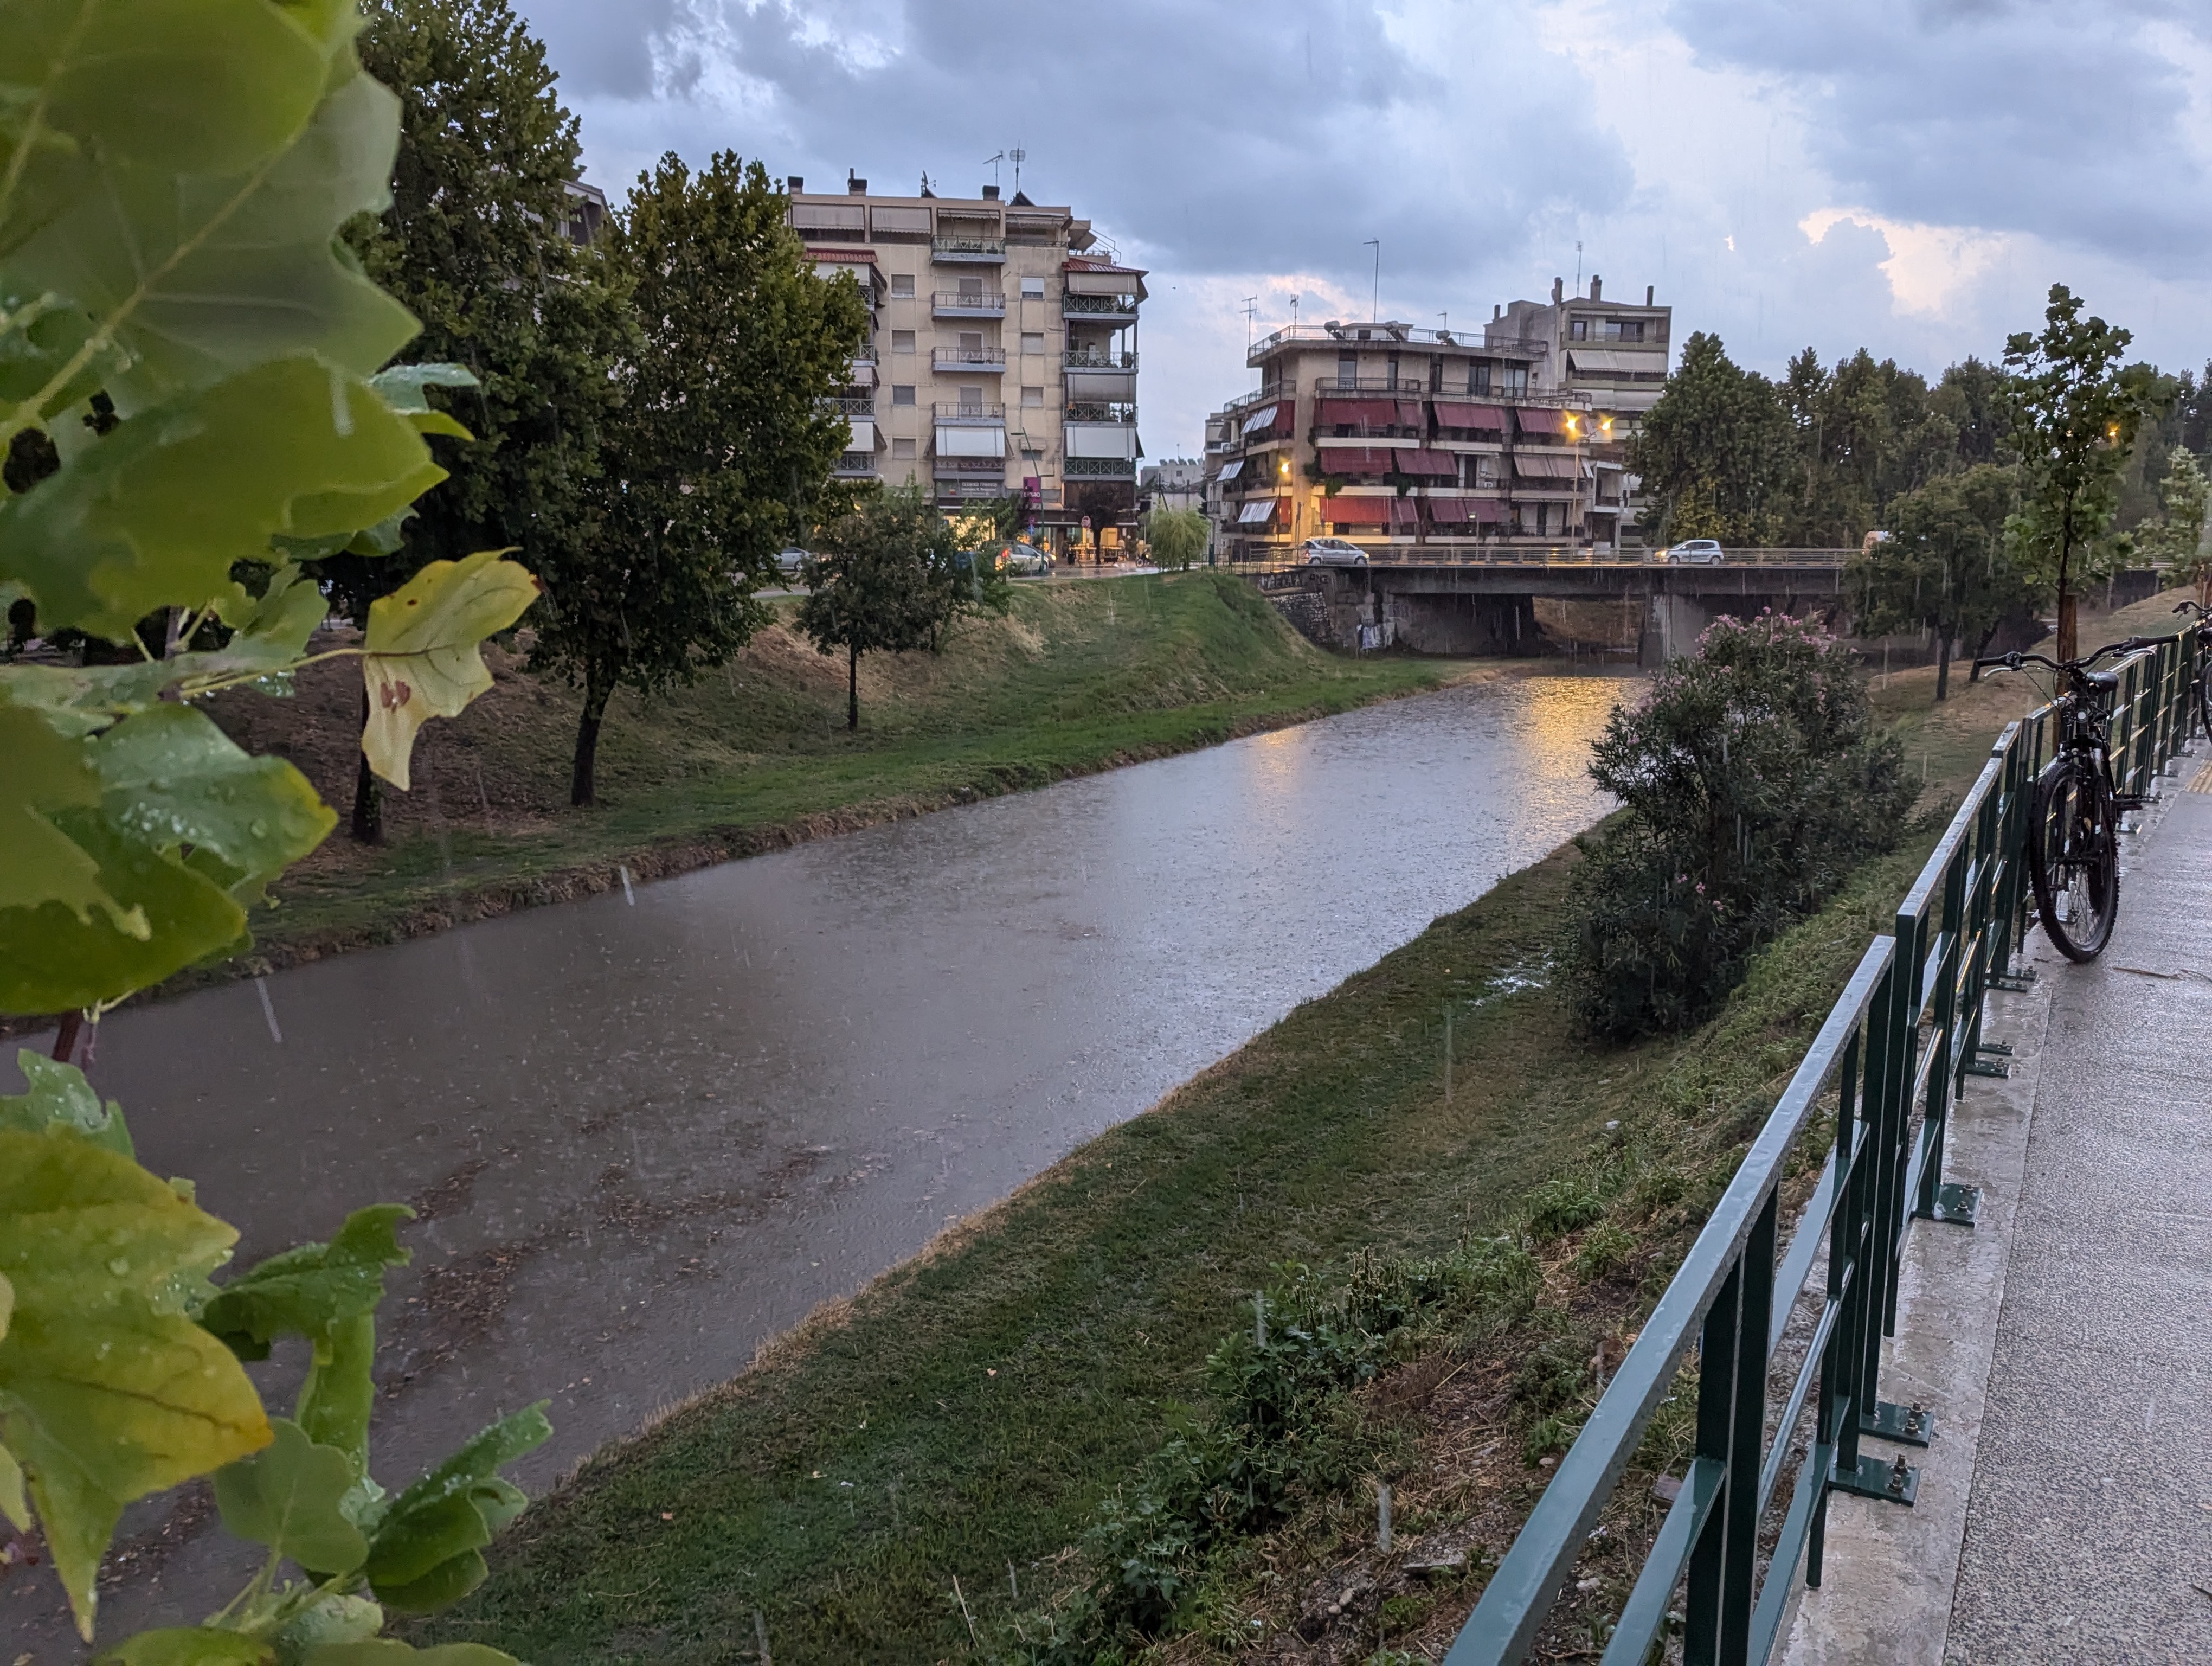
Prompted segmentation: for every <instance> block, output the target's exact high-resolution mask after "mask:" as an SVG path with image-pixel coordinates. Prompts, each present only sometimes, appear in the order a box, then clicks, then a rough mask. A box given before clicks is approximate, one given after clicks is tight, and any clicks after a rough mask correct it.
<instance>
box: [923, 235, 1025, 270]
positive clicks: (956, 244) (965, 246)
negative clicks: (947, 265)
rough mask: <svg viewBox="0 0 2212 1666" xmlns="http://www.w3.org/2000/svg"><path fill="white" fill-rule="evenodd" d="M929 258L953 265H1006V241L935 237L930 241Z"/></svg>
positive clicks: (988, 238)
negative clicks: (981, 263)
mask: <svg viewBox="0 0 2212 1666" xmlns="http://www.w3.org/2000/svg"><path fill="white" fill-rule="evenodd" d="M929 258H931V259H932V260H940V261H946V262H951V263H953V264H963V263H967V262H987V263H988V264H992V265H994V266H996V265H1004V264H1006V239H1005V238H1003V237H933V238H931V239H930V240H929Z"/></svg>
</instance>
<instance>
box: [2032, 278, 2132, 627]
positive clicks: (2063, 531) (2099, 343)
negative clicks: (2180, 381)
mask: <svg viewBox="0 0 2212 1666" xmlns="http://www.w3.org/2000/svg"><path fill="white" fill-rule="evenodd" d="M2132 339H2133V337H2132V336H2131V335H2130V333H2129V332H2128V331H2125V330H2123V329H2121V328H2120V327H2118V325H2111V324H2107V323H2106V322H2105V320H2104V319H2100V318H2098V317H2095V316H2094V315H2091V316H2089V317H2087V318H2084V317H2083V316H2082V313H2081V297H2079V296H2078V295H2075V294H2074V293H2073V291H2071V290H2070V289H2068V288H2067V287H2066V286H2065V285H2064V284H2063V283H2054V284H2052V285H2051V295H2050V300H2049V304H2048V306H2047V307H2045V310H2044V327H2043V331H2042V333H2041V334H2040V335H2034V334H2030V333H2028V332H2027V331H2021V332H2020V333H2018V334H2015V335H2012V336H2008V337H2006V338H2005V356H2004V362H2005V365H2006V367H2007V368H2008V369H2010V370H2011V371H2012V372H2013V373H2014V378H2015V380H2013V382H2012V384H2011V388H2010V394H2011V399H2010V406H2011V412H2012V418H2013V431H2014V436H2015V437H2014V445H2015V448H2016V449H2017V450H2018V452H2019V453H2020V456H2021V463H2022V465H2023V467H2024V469H2025V471H2026V472H2025V485H2026V490H2025V492H2024V495H2023V496H2024V504H2023V507H2022V509H2021V513H2020V514H2019V515H2018V516H2016V517H2015V520H2014V528H2013V532H2014V544H2015V549H2016V550H2017V551H2018V554H2019V556H2020V558H2021V561H2022V562H2023V563H2024V565H2025V566H2026V567H2027V570H2028V571H2029V572H2030V573H2031V574H2032V575H2033V576H2034V577H2035V578H2036V579H2038V580H2039V581H2042V582H2044V583H2046V584H2047V585H2048V586H2049V587H2050V589H2051V593H2053V594H2055V595H2056V596H2057V599H2058V657H2059V658H2060V659H2062V660H2070V659H2072V658H2074V657H2075V653H2076V650H2077V645H2078V641H2079V637H2078V635H2077V632H2076V630H2075V599H2076V598H2075V585H2076V584H2077V583H2078V582H2079V581H2082V580H2084V579H2087V578H2091V577H2094V576H2096V575H2097V573H2098V571H2099V569H2100V568H2102V567H2104V566H2106V565H2108V564H2109V562H2111V560H2112V559H2113V558H2114V557H2115V556H2117V555H2118V549H2117V547H2116V546H2115V544H2113V542H2112V540H2111V539H2109V538H2106V532H2107V531H2108V530H2109V529H2110V527H2111V526H2112V519H2113V516H2114V515H2115V514H2117V513H2118V508H2119V493H2120V476H2121V473H2122V471H2123V470H2124V468H2125V467H2126V465H2127V462H2128V459H2129V456H2130V452H2131V451H2132V449H2133V447H2134V445H2135V440H2136V429H2137V428H2138V427H2140V426H2141V425H2142V423H2143V421H2144V419H2145V418H2146V417H2150V416H2152V415H2153V414H2154V406H2155V391H2156V390H2155V388H2154V380H2155V377H2156V374H2157V373H2156V372H2155V371H2154V370H2152V369H2151V368H2149V367H2148V366H2147V365H2129V366H2125V367H2123V366H2122V364H2121V362H2120V355H2121V354H2122V353H2124V351H2126V350H2127V345H2128V343H2129V342H2130V340H2132Z"/></svg>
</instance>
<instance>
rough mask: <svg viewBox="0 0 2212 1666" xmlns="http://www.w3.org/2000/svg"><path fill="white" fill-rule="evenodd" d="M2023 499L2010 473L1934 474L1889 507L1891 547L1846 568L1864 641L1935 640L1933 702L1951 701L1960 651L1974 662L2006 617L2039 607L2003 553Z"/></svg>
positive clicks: (1986, 468) (1987, 469)
mask: <svg viewBox="0 0 2212 1666" xmlns="http://www.w3.org/2000/svg"><path fill="white" fill-rule="evenodd" d="M2019 501H2020V483H2019V481H2018V478H2017V477H2016V476H2015V472H2014V471H2012V470H2010V469H2008V468H2002V467H1999V466H1998V465H1996V464H1994V463H1978V464H1976V465H1974V466H1973V467H1972V468H1971V469H1965V470H1960V471H1955V472H1953V473H1948V474H1941V475H1938V476H1937V477H1936V478H1935V479H1933V480H1931V481H1929V483H1927V484H1926V485H1924V486H1918V487H1916V488H1914V489H1912V490H1911V491H1909V492H1905V493H1901V494H1900V495H1899V496H1897V497H1896V498H1895V499H1894V500H1893V501H1892V502H1891V504H1890V506H1889V514H1888V516H1887V520H1888V521H1889V526H1890V532H1891V536H1890V538H1889V539H1888V540H1887V542H1884V543H1881V544H1875V546H1874V547H1873V549H1871V550H1869V551H1868V552H1867V553H1866V554H1865V555H1864V556H1861V557H1859V558H1858V559H1857V560H1856V561H1854V562H1851V564H1850V569H1849V570H1848V573H1847V576H1846V583H1847V584H1848V585H1849V587H1850V591H1851V593H1852V596H1853V605H1852V609H1851V611H1852V615H1853V617H1854V618H1855V619H1856V621H1857V628H1858V630H1859V632H1860V634H1861V635H1869V636H1877V635H1882V634H1883V633H1885V632H1887V631H1892V630H1910V629H1922V628H1924V629H1929V630H1932V631H1934V632H1935V633H1936V699H1938V700H1944V699H1948V697H1949V696H1950V692H1951V655H1952V651H1953V649H1954V647H1955V646H1956V644H1958V643H1959V642H1960V641H1966V642H1969V643H1972V645H1973V649H1974V653H1975V654H1976V655H1977V656H1978V655H1979V654H1980V653H1981V651H1982V650H1983V649H1984V648H1986V647H1987V646H1988V645H1989V641H1990V637H1991V636H1993V635H1996V630H1997V628H1998V627H1999V626H2000V625H2002V623H2004V621H2005V620H2006V619H2007V618H2008V617H2011V616H2012V615H2014V614H2015V613H2019V612H2021V611H2025V610H2026V609H2027V608H2028V607H2030V606H2032V605H2033V604H2034V602H2035V601H2036V599H2037V595H2036V592H2035V588H2034V586H2033V583H2032V582H2031V581H2029V579H2028V577H2027V575H2026V574H2025V573H2023V572H2022V571H2021V569H2020V568H2019V566H2018V565H2017V564H2016V563H2015V562H2014V561H2013V559H2012V556H2011V555H2010V553H2009V552H2008V550H2007V549H2006V547H2005V523H2006V521H2007V520H2008V518H2009V517H2010V516H2011V514H2012V513H2013V510H2014V508H2015V506H2016V505H2017V504H2018V502H2019Z"/></svg>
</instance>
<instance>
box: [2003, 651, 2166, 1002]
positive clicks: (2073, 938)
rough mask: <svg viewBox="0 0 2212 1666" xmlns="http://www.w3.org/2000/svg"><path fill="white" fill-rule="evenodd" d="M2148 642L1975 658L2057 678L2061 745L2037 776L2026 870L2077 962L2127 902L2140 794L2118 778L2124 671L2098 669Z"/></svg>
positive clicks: (2045, 917)
mask: <svg viewBox="0 0 2212 1666" xmlns="http://www.w3.org/2000/svg"><path fill="white" fill-rule="evenodd" d="M2141 646H2142V644H2141V643H2140V642H2137V641H2124V642H2113V643H2111V644H2109V645H2108V646H2106V647H2104V648H2099V649H2098V650H2097V651H2096V652H2095V653H2093V654H2089V655H2087V657H2085V658H2083V659H2079V660H2051V659H2046V658H2045V656H2043V655H2042V654H2021V653H2013V654H2001V655H1999V656H1997V657H1996V658H1995V659H1989V660H1976V661H1975V662H1974V664H1975V668H1976V669H1977V670H1989V671H2018V670H2020V669H2021V667H2022V666H2027V665H2038V666H2043V667H2045V669H2046V670H2048V671H2050V672H2051V673H2052V674H2053V675H2054V676H2055V677H2056V678H2057V688H2056V690H2055V691H2054V693H2053V696H2052V702H2051V703H2052V704H2053V705H2054V706H2055V707H2056V708H2057V710H2056V711H2055V712H2054V713H2053V714H2052V723H2053V727H2054V729H2055V731H2056V734H2057V747H2056V750H2055V751H2054V752H2053V754H2052V756H2051V762H2050V763H2048V764H2046V765H2045V766H2044V770H2043V773H2042V774H2041V775H2039V776H2037V777H2036V781H2035V787H2034V792H2033V797H2032V798H2031V800H2029V807H2028V818H2027V877H2028V882H2029V884H2030V885H2033V888H2034V891H2035V911H2036V914H2037V915H2038V916H2039V918H2040V919H2041V921H2042V922H2043V931H2044V935H2045V936H2046V937H2048V938H2049V939H2051V944H2052V945H2053V946H2054V947H2055V948H2057V951H2058V952H2059V953H2061V954H2063V955H2064V956H2065V957H2066V958H2068V959H2069V960H2075V961H2090V960H2094V959H2095V958H2097V957H2098V956H2099V955H2100V954H2102V953H2103V952H2105V945H2106V944H2107V943H2109V942H2111V941H2112V922H2113V921H2114V920H2115V919H2117V918H2118V915H2119V908H2120V817H2121V815H2122V814H2123V813H2124V812H2127V811H2130V810H2140V809H2142V806H2143V802H2144V800H2142V797H2141V796H2140V795H2138V794H2135V793H2122V792H2119V791H2118V790H2117V789H2116V788H2115V787H2113V785H2112V758H2111V754H2110V748H2111V745H2112V696H2113V694H2114V692H2115V691H2116V690H2118V688H2119V685H2120V676H2119V673H2118V672H2113V671H2096V670H2093V669H2092V667H2093V666H2094V665H2095V664H2096V662H2097V661H2098V660H2101V659H2103V658H2104V657H2105V656H2106V654H2124V653H2127V652H2129V651H2130V650H2132V649H2134V648H2138V647H2141Z"/></svg>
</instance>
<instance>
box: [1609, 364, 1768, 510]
mask: <svg viewBox="0 0 2212 1666" xmlns="http://www.w3.org/2000/svg"><path fill="white" fill-rule="evenodd" d="M1795 451H1796V447H1795V443H1794V441H1793V438H1792V435H1791V428H1790V412H1789V410H1787V409H1786V408H1785V407H1784V403H1783V401H1782V398H1780V396H1779V395H1778V393H1777V392H1776V390H1775V386H1774V384H1773V383H1771V382H1770V381H1768V380H1766V378H1765V377H1764V376H1762V375H1759V374H1758V373H1757V372H1756V371H1747V370H1744V369H1741V368H1739V367H1738V366H1737V365H1736V364H1735V362H1734V361H1732V360H1731V359H1730V358H1729V356H1728V350H1727V349H1726V348H1725V347H1723V345H1722V343H1721V339H1720V337H1718V336H1713V335H1708V334H1706V333H1705V331H1699V332H1698V333H1697V334H1695V335H1693V336H1692V337H1690V338H1689V340H1687V341H1686V342H1685V343H1684V344H1682V362H1681V365H1680V368H1678V369H1677V370H1676V371H1675V372H1674V374H1673V375H1672V376H1669V377H1668V379H1667V386H1666V390H1665V391H1664V392H1662V393H1661V395H1660V396H1659V399H1658V403H1657V404H1655V405H1653V406H1652V408H1651V410H1650V414H1649V415H1648V416H1646V417H1644V423H1643V426H1642V428H1641V429H1640V430H1639V431H1638V434H1637V436H1636V438H1635V440H1634V441H1633V442H1632V446H1631V450H1630V467H1631V468H1632V470H1633V471H1635V472H1636V473H1637V474H1638V475H1639V476H1641V477H1643V481H1644V492H1645V494H1646V496H1647V497H1648V498H1649V500H1650V505H1651V508H1650V510H1649V511H1647V513H1646V516H1645V520H1646V530H1647V532H1650V533H1652V534H1656V536H1658V537H1660V538H1696V537H1702V538H1721V539H1723V540H1724V541H1728V542H1732V543H1744V544H1760V543H1767V542H1771V540H1772V538H1774V536H1775V534H1776V532H1778V530H1779V528H1780V527H1781V526H1782V525H1783V519H1784V517H1783V511H1784V508H1785V507H1786V505H1787V503H1788V502H1789V499H1790V493H1791V491H1792V489H1793V485H1794V480H1793V474H1794V462H1795Z"/></svg>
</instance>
